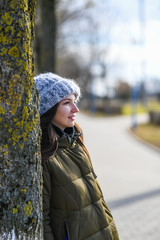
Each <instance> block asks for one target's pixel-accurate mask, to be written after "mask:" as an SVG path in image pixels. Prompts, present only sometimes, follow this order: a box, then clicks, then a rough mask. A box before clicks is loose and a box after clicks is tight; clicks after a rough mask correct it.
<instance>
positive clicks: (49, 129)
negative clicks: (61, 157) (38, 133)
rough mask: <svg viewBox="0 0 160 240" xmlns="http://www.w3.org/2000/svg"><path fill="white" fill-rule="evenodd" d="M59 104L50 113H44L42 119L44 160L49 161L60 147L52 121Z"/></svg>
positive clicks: (42, 151)
mask: <svg viewBox="0 0 160 240" xmlns="http://www.w3.org/2000/svg"><path fill="white" fill-rule="evenodd" d="M57 107H58V103H57V104H56V105H55V106H53V107H52V108H51V109H50V110H49V111H47V112H46V113H44V114H43V115H42V116H41V118H40V125H41V130H42V139H41V155H42V160H47V159H48V158H49V157H50V156H52V155H53V153H54V152H55V151H56V149H57V147H58V141H57V135H56V132H55V130H54V128H53V124H52V120H53V117H54V116H55V114H56V111H57Z"/></svg>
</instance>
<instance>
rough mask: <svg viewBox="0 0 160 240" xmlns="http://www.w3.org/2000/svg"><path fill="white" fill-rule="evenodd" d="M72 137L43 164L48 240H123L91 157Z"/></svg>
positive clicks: (66, 139) (45, 221) (60, 142)
mask: <svg viewBox="0 0 160 240" xmlns="http://www.w3.org/2000/svg"><path fill="white" fill-rule="evenodd" d="M76 138H78V136H77V137H76V135H75V138H74V140H73V142H71V141H70V138H69V136H67V135H63V136H62V137H59V140H58V149H57V151H56V153H55V154H54V155H53V156H51V157H50V158H49V159H48V160H46V161H45V162H44V164H43V179H44V180H43V181H44V183H43V210H44V214H43V215H44V240H119V237H118V233H117V229H116V226H115V223H114V220H113V217H112V215H111V212H110V210H109V208H108V206H107V205H106V203H105V201H104V198H103V194H102V191H101V189H100V186H99V184H98V181H97V179H96V176H95V174H94V172H93V169H92V167H91V163H90V161H89V158H88V155H87V154H86V153H85V151H84V150H83V148H82V146H81V145H80V144H79V143H78V142H77V141H76Z"/></svg>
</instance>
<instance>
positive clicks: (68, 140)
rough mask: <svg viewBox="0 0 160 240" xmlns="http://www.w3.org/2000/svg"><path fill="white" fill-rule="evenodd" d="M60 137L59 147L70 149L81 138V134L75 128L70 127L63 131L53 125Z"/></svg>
mask: <svg viewBox="0 0 160 240" xmlns="http://www.w3.org/2000/svg"><path fill="white" fill-rule="evenodd" d="M53 127H54V129H55V131H56V133H57V135H58V146H59V147H68V146H72V145H73V143H75V141H76V140H77V139H78V138H79V137H80V136H81V133H78V132H76V130H75V128H74V127H68V128H65V129H64V130H62V129H61V128H59V127H57V126H55V125H53Z"/></svg>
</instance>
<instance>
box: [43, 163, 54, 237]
mask: <svg viewBox="0 0 160 240" xmlns="http://www.w3.org/2000/svg"><path fill="white" fill-rule="evenodd" d="M50 198H51V177H50V173H49V166H48V164H47V161H46V162H44V164H43V228H44V240H54V236H53V232H52V228H51V225H50V222H51V220H50Z"/></svg>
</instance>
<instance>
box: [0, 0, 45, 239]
mask: <svg viewBox="0 0 160 240" xmlns="http://www.w3.org/2000/svg"><path fill="white" fill-rule="evenodd" d="M34 18H35V0H27V1H26V0H16V1H15V0H5V1H3V0H2V1H1V2H0V19H1V25H0V91H1V94H0V101H1V105H0V139H1V147H0V239H1V240H9V239H14V240H19V239H21V240H23V239H25V240H34V239H35V240H41V239H43V237H42V201H41V187H42V185H41V157H40V128H39V110H38V97H37V91H36V88H35V84H34V81H33V52H32V51H33V46H32V45H33V37H34Z"/></svg>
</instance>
